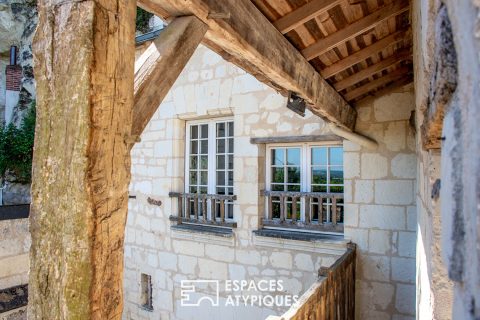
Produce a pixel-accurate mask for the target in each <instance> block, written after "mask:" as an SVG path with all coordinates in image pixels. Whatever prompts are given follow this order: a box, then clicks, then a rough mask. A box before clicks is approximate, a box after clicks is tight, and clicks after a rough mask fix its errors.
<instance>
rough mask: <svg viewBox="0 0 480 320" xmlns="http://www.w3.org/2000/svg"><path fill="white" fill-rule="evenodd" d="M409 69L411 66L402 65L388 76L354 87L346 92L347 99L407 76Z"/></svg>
mask: <svg viewBox="0 0 480 320" xmlns="http://www.w3.org/2000/svg"><path fill="white" fill-rule="evenodd" d="M409 71H410V69H409V68H407V67H401V68H399V69H397V70H395V71H393V72H391V73H389V74H387V75H386V76H383V77H381V78H378V79H376V80H373V81H371V82H369V83H367V84H365V85H363V86H360V87H358V88H355V89H353V90H352V91H349V92H347V93H346V94H345V99H347V100H348V101H351V100H354V99H356V98H358V97H360V96H362V95H364V94H367V93H369V92H370V91H373V90H375V89H377V88H379V87H381V86H383V85H386V84H388V83H389V82H392V81H395V80H398V79H400V78H402V77H405V76H406V75H407V74H408V72H409Z"/></svg>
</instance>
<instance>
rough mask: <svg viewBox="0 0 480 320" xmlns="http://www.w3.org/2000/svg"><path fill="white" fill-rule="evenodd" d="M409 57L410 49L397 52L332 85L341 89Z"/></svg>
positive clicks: (410, 56)
mask: <svg viewBox="0 0 480 320" xmlns="http://www.w3.org/2000/svg"><path fill="white" fill-rule="evenodd" d="M409 58H410V59H411V58H412V54H411V52H410V50H406V51H403V52H401V53H399V54H394V55H393V56H390V57H388V58H387V59H384V60H382V61H380V62H378V63H376V64H373V65H371V66H370V67H368V68H366V69H363V70H362V71H360V72H357V73H355V74H353V75H352V76H350V77H348V78H345V79H342V80H341V81H339V82H337V83H335V84H334V85H333V86H334V88H335V89H336V90H337V91H341V90H343V89H346V88H348V87H351V86H353V85H355V84H357V83H358V82H360V81H362V80H365V79H367V78H369V77H371V76H373V75H374V74H377V73H379V72H381V71H383V70H385V69H388V68H389V67H391V66H393V65H395V64H397V63H400V62H402V61H404V60H406V59H409Z"/></svg>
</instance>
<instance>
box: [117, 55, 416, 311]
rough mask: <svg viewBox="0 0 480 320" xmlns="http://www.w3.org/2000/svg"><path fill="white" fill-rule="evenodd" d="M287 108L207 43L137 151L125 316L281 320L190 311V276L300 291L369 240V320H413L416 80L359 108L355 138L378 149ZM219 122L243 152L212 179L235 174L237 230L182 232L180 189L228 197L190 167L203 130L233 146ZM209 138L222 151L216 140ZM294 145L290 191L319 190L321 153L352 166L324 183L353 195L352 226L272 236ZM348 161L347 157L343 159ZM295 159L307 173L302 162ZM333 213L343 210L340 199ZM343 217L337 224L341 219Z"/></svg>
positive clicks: (347, 201)
mask: <svg viewBox="0 0 480 320" xmlns="http://www.w3.org/2000/svg"><path fill="white" fill-rule="evenodd" d="M286 104H287V98H285V97H283V96H282V95H280V94H278V93H277V92H275V91H274V90H273V89H271V88H270V87H268V86H266V85H264V84H262V83H260V82H259V81H257V80H256V79H255V78H254V77H252V76H251V75H249V74H247V73H246V72H244V71H243V70H242V69H240V68H238V67H236V66H234V65H233V64H231V63H228V62H226V61H225V60H223V59H222V58H221V57H220V56H218V55H217V54H215V53H214V52H212V51H210V50H209V49H208V48H206V47H204V46H200V47H199V48H198V49H197V50H196V52H195V53H194V55H193V57H192V58H191V60H190V61H189V63H188V64H187V66H186V68H185V69H184V70H183V72H182V74H181V75H180V77H179V78H178V79H177V80H176V82H175V84H174V86H173V87H172V89H171V90H170V92H169V94H168V95H167V97H166V98H165V99H164V101H163V102H162V104H161V105H160V107H159V108H158V110H157V112H156V114H155V115H154V117H153V118H152V119H151V121H150V123H149V125H148V126H147V128H146V129H145V131H144V132H143V134H142V136H141V142H139V143H137V144H136V145H135V146H134V148H133V149H132V181H131V184H130V197H131V199H130V201H129V215H128V221H127V226H126V240H125V276H124V286H125V308H124V314H123V317H124V318H125V319H158V318H161V319H200V318H207V317H208V318H214V319H217V318H218V319H220V318H222V319H236V318H239V319H240V318H241V319H246V318H248V319H264V318H266V317H267V316H268V315H280V314H282V313H283V312H284V311H285V310H286V309H287V307H281V306H280V307H271V306H258V305H255V306H253V307H252V306H248V307H245V306H244V307H237V308H233V307H208V306H203V307H201V308H198V307H197V308H193V307H185V306H183V307H182V305H181V299H182V296H181V292H180V289H181V283H182V280H192V279H203V280H219V281H221V282H224V281H226V280H254V281H259V280H261V279H267V280H281V281H282V282H283V288H282V289H283V290H280V291H281V292H277V293H276V294H278V295H280V294H290V295H301V294H302V293H303V292H305V291H306V290H307V289H308V288H309V287H310V286H311V285H312V284H313V283H314V282H315V280H316V279H317V272H318V269H319V268H320V267H321V266H330V265H331V264H332V263H334V262H335V260H336V259H337V258H338V257H340V256H341V255H342V254H343V253H344V252H345V250H346V246H347V243H348V242H350V241H351V242H354V243H356V244H357V255H358V262H357V283H356V285H357V298H356V313H357V317H358V318H359V319H390V318H392V319H413V318H414V316H415V246H416V220H417V219H416V206H415V194H416V166H417V164H416V155H415V148H416V146H415V134H414V128H412V126H411V125H410V121H409V119H410V118H411V112H412V110H413V109H414V107H415V106H414V95H413V88H412V85H407V86H404V87H402V88H400V89H396V90H395V91H390V92H387V93H385V94H384V95H382V96H380V97H377V98H375V99H373V98H372V99H370V100H368V99H367V100H365V101H364V102H362V103H361V104H360V105H359V106H358V107H357V110H358V113H359V117H358V120H357V131H358V132H359V133H365V135H368V136H370V137H372V138H374V139H375V140H376V141H377V142H378V143H379V147H378V148H377V149H376V150H369V149H367V148H366V147H361V146H359V145H357V144H355V143H353V142H350V141H347V140H342V139H340V138H339V137H336V136H334V135H332V133H331V132H330V131H329V127H328V126H327V125H326V123H324V122H323V121H322V120H321V119H320V118H318V117H317V116H314V115H313V114H311V113H310V112H309V111H308V110H307V111H306V114H305V117H301V116H300V115H298V114H296V113H294V112H293V111H291V110H289V109H287V108H286ZM219 123H220V124H221V125H222V126H223V124H224V123H225V124H226V127H228V126H232V128H231V129H233V130H232V131H233V132H230V133H229V136H228V138H226V139H225V142H226V144H228V143H231V144H233V145H232V146H233V150H231V149H230V150H229V151H228V152H224V153H222V154H220V155H219V154H218V153H217V154H216V156H226V155H230V156H232V157H231V158H232V159H233V168H232V167H231V163H229V162H227V163H226V164H225V166H226V168H223V167H222V168H221V169H222V170H219V168H218V167H217V168H215V167H213V168H211V167H209V169H208V170H207V167H208V165H206V167H205V170H203V171H204V175H205V179H207V180H209V181H212V180H213V181H215V179H216V174H218V173H219V172H220V174H221V175H223V174H225V176H223V178H221V179H222V184H221V185H222V188H223V187H225V193H226V194H228V193H233V195H235V196H236V199H235V200H234V201H233V206H226V207H225V212H224V213H223V214H224V215H225V217H226V221H227V222H231V223H234V224H236V225H235V227H233V228H220V230H222V232H216V231H214V230H219V228H216V229H215V228H214V227H209V228H207V230H206V229H205V228H197V227H196V226H195V225H194V226H192V225H189V224H185V223H182V224H181V225H177V219H176V218H172V217H171V216H173V217H175V216H177V214H178V212H179V211H178V207H179V205H178V201H177V199H176V198H174V197H170V196H169V193H170V192H177V193H182V192H185V191H189V190H190V191H191V190H194V191H195V190H200V188H205V189H204V191H205V192H207V191H208V193H211V192H212V191H213V193H215V191H217V190H219V189H218V184H217V186H215V185H213V186H211V185H208V183H207V184H204V183H203V182H202V181H201V179H202V177H201V174H202V170H201V169H202V168H200V169H198V167H195V168H196V169H195V170H196V172H195V174H196V175H195V177H194V179H197V180H195V181H197V183H196V184H195V183H194V184H193V185H192V183H191V182H190V181H189V178H185V177H190V174H191V171H192V170H188V168H186V166H189V167H190V168H189V169H192V168H191V166H192V164H191V163H190V162H189V161H186V158H187V159H188V158H189V157H190V156H191V148H192V144H194V143H197V142H198V143H200V144H201V140H202V136H201V134H200V133H198V135H197V133H196V132H197V129H198V131H201V130H202V128H204V129H205V132H208V133H209V134H210V137H211V136H215V137H216V139H217V140H219V138H221V139H220V140H222V139H223V138H222V137H224V136H225V133H222V135H221V136H219V134H218V132H217V133H216V131H215V126H216V125H218V124H219ZM203 125H204V126H205V127H202V126H203ZM192 128H195V129H192ZM212 128H213V129H212ZM217 129H218V128H217ZM192 130H194V131H195V137H193V136H192V135H193V133H192V132H193V131H192ZM227 131H228V130H227ZM232 137H233V138H232ZM285 137H290V139H287V138H285ZM209 139H213V138H209ZM292 139H293V140H292ZM231 140H233V141H231ZM192 141H194V142H192ZM209 141H210V145H215V141H216V140H209ZM212 141H213V142H212ZM292 141H296V142H292ZM200 144H199V145H200ZM195 148H197V146H195ZM198 148H201V147H198ZM206 148H208V147H206ZM210 148H213V149H209V151H208V152H207V150H206V149H205V152H204V153H202V152H201V151H199V153H200V154H201V155H205V157H207V154H210V153H212V152H213V154H214V155H215V148H214V147H210ZM230 148H231V147H230ZM315 148H318V149H315ZM292 149H294V151H295V150H298V153H297V155H298V156H299V158H301V160H299V162H300V163H301V165H299V166H298V167H299V169H298V170H300V172H301V174H300V176H301V178H299V179H300V182H299V181H298V180H295V179H294V180H295V181H294V180H292V181H287V180H285V181H284V182H285V183H284V185H282V186H281V188H283V187H285V189H284V190H287V188H288V190H294V191H305V190H307V189H308V190H307V191H312V190H317V189H314V187H315V181H314V179H315V177H314V178H310V177H309V176H310V173H311V171H309V170H313V168H314V167H315V165H316V164H315V163H313V162H310V160H309V159H313V158H315V156H314V152H317V151H319V150H329V151H328V152H331V153H330V156H329V157H328V159H329V161H331V163H330V162H329V164H328V166H329V167H335V165H338V168H341V169H338V168H337V169H338V170H340V171H341V176H342V177H341V178H340V179H341V180H340V181H341V182H340V183H338V181H337V182H336V183H337V185H333V186H332V185H330V184H335V183H332V181H333V177H334V175H335V173H334V171H333V169H332V168H330V169H328V170H329V171H328V170H327V171H328V172H329V173H328V177H329V178H331V179H330V182H327V184H326V186H325V187H327V188H329V189H328V191H330V192H334V190H335V191H337V192H340V194H342V191H343V200H337V201H338V203H337V208H340V209H337V210H339V212H340V211H341V210H342V209H341V208H342V207H343V215H341V216H338V217H337V219H339V220H338V222H339V225H341V226H342V227H343V232H341V233H340V234H335V235H332V234H331V232H330V233H328V234H327V235H325V234H319V233H315V232H314V233H312V232H305V231H308V230H307V229H308V228H307V229H305V228H304V229H300V230H293V231H292V230H290V231H278V232H277V230H273V232H272V229H267V228H266V224H265V219H264V218H269V216H268V212H269V211H268V210H269V209H268V208H269V206H270V203H269V201H268V197H266V196H264V193H263V190H268V191H271V188H272V187H274V185H273V184H272V183H273V182H278V181H273V179H277V178H273V177H272V175H275V173H272V172H276V171H275V170H277V168H274V167H273V166H272V154H273V153H272V152H278V153H275V154H276V156H275V159H276V157H277V155H281V156H282V157H288V155H286V154H288V152H289V150H292ZM195 150H197V149H195ZM198 150H200V149H198ZM212 150H213V151H212ZM217 151H218V150H217ZM295 152H296V151H295ZM295 152H293V153H295ZM337 152H339V154H340V157H338V156H334V153H337ZM293 153H292V154H293ZM201 155H200V157H201ZM207 158H208V157H207ZM207 158H205V159H207ZM208 159H211V158H208ZM222 159H224V158H222ZM284 159H285V158H284ZM198 160H201V159H200V158H199V159H198ZM214 161H216V162H217V164H218V163H220V161H217V160H214ZM289 161H290V160H288V159H287V161H286V162H287V163H288V162H289ZM292 161H293V164H295V161H296V160H292ZM311 161H314V160H311ZM334 161H336V163H334ZM300 167H301V168H300ZM197 169H198V170H197ZM195 170H194V171H195ZM272 170H273V171H272ZM285 170H290V169H288V168H287V169H285ZM212 172H213V173H212ZM288 172H290V171H288ZM197 175H198V176H197ZM312 175H313V176H314V175H315V174H313V173H312ZM275 177H276V176H275ZM232 178H233V179H232ZM217 179H218V178H217ZM223 179H225V181H229V182H228V183H227V182H224V180H223ZM279 179H280V180H282V179H287V178H285V177H283V176H280V178H279ZM198 181H200V182H198ZM217 181H218V180H217ZM187 186H188V187H194V188H198V189H191V188H188V189H186V187H187ZM290 187H291V188H292V189H290ZM297 187H298V189H296V188H297ZM318 187H319V188H320V189H318V190H320V191H322V192H325V191H327V190H324V189H322V187H323V186H318ZM230 188H233V190H232V191H230ZM305 188H306V189H305ZM335 188H337V189H335ZM207 189H208V190H207ZM222 192H223V191H222ZM302 201H306V200H302ZM329 201H333V200H329ZM227 202H228V201H227ZM273 202H274V201H273ZM292 202H295V201H294V200H293V199H292V201H291V203H292ZM192 203H193V206H195V202H193V200H192ZM298 203H299V207H300V208H302V209H300V210H299V211H300V212H301V214H299V215H298V219H300V220H302V219H305V207H306V206H305V202H301V201H299V202H298ZM300 203H301V204H300ZM182 205H183V206H186V202H184V203H183V204H182ZM274 206H275V204H272V208H273V207H274ZM313 206H314V204H313V202H312V208H313ZM202 208H203V207H202V206H200V207H199V209H198V210H199V211H201V210H202ZM277 208H278V207H277ZM286 208H287V209H286V214H287V219H288V218H289V217H288V214H289V213H288V212H292V211H293V210H294V209H293V206H292V204H289V203H288V201H287V205H286ZM317 208H318V206H317ZM324 208H325V209H326V211H327V212H333V211H331V210H333V209H332V208H333V203H332V202H328V204H326V205H325V207H324ZM190 209H191V207H190ZM192 210H193V209H192ZM209 210H210V209H209ZM212 210H213V209H212ZM230 210H232V211H230ZM277 210H278V209H277ZM289 210H290V211H289ZM317 210H318V209H317ZM192 212H193V211H192ZM217 212H218V211H217ZM317 212H318V211H317ZM275 214H276V213H275V212H274V213H273V217H274V218H275ZM291 217H292V216H291V215H290V218H291ZM332 217H333V215H330V216H328V217H327V218H326V219H330V221H332V220H331V219H333V218H332ZM229 218H231V219H229ZM229 226H230V227H231V226H232V224H230V225H229ZM212 228H213V229H214V230H213V231H212ZM265 230H266V231H267V232H265ZM292 234H293V235H292ZM299 235H300V236H299ZM203 294H206V295H207V296H214V295H215V290H213V289H212V288H210V289H207V288H205V289H204V291H203ZM225 299H227V292H225V291H222V290H220V301H221V302H224V301H225ZM372 302H373V303H372ZM220 305H222V303H221V304H220Z"/></svg>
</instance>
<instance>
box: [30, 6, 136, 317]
mask: <svg viewBox="0 0 480 320" xmlns="http://www.w3.org/2000/svg"><path fill="white" fill-rule="evenodd" d="M135 10H136V6H135V1H118V2H115V3H112V2H109V1H104V0H98V1H97V0H86V1H80V2H79V1H76V0H64V1H61V2H58V1H47V0H40V1H38V13H39V19H38V27H37V30H36V34H35V37H34V41H33V52H34V57H35V67H34V71H35V80H36V90H37V99H36V101H37V107H36V108H37V123H36V133H35V148H34V152H33V153H34V155H33V165H32V166H33V182H32V204H31V214H30V232H31V236H32V245H31V249H30V275H29V276H30V279H29V283H28V291H29V301H28V304H29V309H28V317H29V319H121V316H122V311H123V264H124V259H123V245H124V232H125V224H126V218H127V209H128V206H127V205H128V185H129V183H130V149H129V144H128V143H127V142H126V138H128V137H129V135H130V129H131V121H132V108H133V72H134V61H135V42H134V37H135Z"/></svg>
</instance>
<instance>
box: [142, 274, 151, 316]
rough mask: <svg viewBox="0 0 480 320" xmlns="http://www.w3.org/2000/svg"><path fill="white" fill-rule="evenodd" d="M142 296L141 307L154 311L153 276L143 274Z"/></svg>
mask: <svg viewBox="0 0 480 320" xmlns="http://www.w3.org/2000/svg"><path fill="white" fill-rule="evenodd" d="M140 280H141V286H142V287H141V289H142V291H141V296H140V305H141V306H142V308H144V309H147V310H149V311H152V310H153V303H152V276H151V275H148V274H145V273H142V274H141V279H140Z"/></svg>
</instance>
